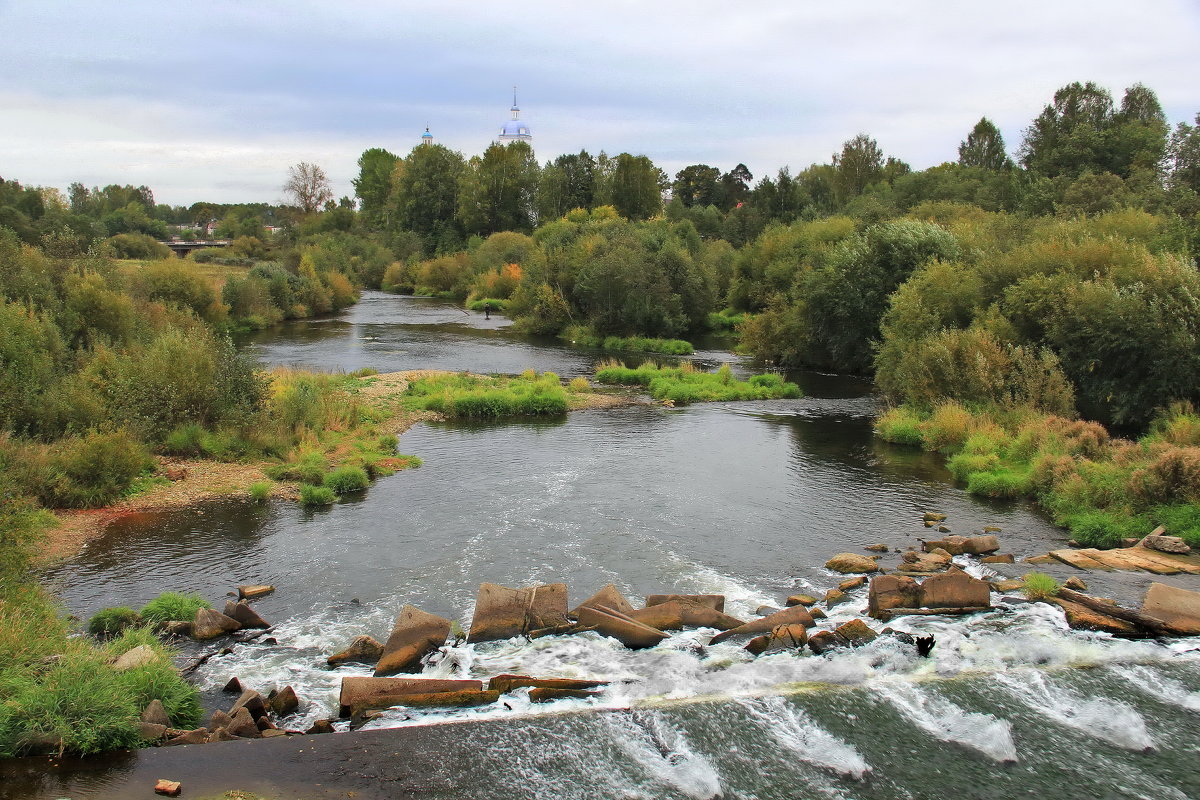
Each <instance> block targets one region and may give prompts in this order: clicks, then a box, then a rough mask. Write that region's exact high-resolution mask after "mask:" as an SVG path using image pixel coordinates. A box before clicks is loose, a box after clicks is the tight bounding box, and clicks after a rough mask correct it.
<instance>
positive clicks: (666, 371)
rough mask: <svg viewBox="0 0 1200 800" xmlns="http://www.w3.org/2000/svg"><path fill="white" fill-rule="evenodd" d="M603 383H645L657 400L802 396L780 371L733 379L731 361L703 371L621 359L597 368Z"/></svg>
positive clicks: (754, 398)
mask: <svg viewBox="0 0 1200 800" xmlns="http://www.w3.org/2000/svg"><path fill="white" fill-rule="evenodd" d="M596 380H597V381H599V382H600V383H610V384H620V385H625V386H645V387H646V388H647V389H648V390H649V391H650V396H651V397H653V398H654V399H655V400H669V401H671V402H672V403H677V404H680V405H682V404H685V403H701V402H712V401H725V400H779V399H781V398H792V397H800V396H801V393H800V387H799V386H797V385H796V384H794V383H787V382H785V381H784V380H783V378H781V377H780V376H779V375H776V374H774V373H770V372H768V373H765V374H762V375H752V376H751V377H750V379H749V380H745V381H739V380H736V379H734V377H733V374H732V371H731V370H730V369H729V365H728V364H722V365H721V368H720V369H718V370H717V371H716V372H701V371H700V370H698V369H696V368H695V367H693V366H692V365H691V364H684V365H683V366H680V367H664V366H659V365H657V364H643V365H641V366H640V367H637V368H636V369H631V368H629V367H627V366H625V365H624V364H622V363H620V362H615V361H614V362H607V363H605V364H602V365H601V366H600V368H599V369H597V370H596Z"/></svg>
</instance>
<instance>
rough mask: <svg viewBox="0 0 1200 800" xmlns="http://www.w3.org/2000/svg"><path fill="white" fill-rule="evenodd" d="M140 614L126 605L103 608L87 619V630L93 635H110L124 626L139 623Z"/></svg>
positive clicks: (118, 631) (132, 625) (121, 629)
mask: <svg viewBox="0 0 1200 800" xmlns="http://www.w3.org/2000/svg"><path fill="white" fill-rule="evenodd" d="M141 622H142V618H141V616H140V615H139V614H138V613H137V612H136V611H134V610H133V609H132V608H129V607H128V606H114V607H112V608H103V609H101V610H99V611H97V612H96V613H95V614H93V615H92V618H91V619H89V620H88V624H87V630H88V633H90V634H92V635H93V636H112V635H113V634H116V633H120V632H121V631H123V630H125V629H126V628H131V627H134V626H136V625H140V624H141Z"/></svg>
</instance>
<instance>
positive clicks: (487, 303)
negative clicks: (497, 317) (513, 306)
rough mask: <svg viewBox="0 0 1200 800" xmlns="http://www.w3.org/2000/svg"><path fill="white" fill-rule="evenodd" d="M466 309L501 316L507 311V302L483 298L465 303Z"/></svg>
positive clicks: (493, 298)
mask: <svg viewBox="0 0 1200 800" xmlns="http://www.w3.org/2000/svg"><path fill="white" fill-rule="evenodd" d="M467 309H468V310H470V311H491V312H492V313H494V314H503V313H505V312H506V311H508V301H507V300H499V299H497V298H495V297H484V298H482V299H479V300H472V301H470V302H469V303H467Z"/></svg>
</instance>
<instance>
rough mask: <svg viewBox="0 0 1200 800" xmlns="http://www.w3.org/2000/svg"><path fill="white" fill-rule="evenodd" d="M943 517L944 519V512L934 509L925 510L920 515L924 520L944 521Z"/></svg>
mask: <svg viewBox="0 0 1200 800" xmlns="http://www.w3.org/2000/svg"><path fill="white" fill-rule="evenodd" d="M945 519H946V515H945V514H939V513H938V512H936V511H926V512H925V514H924V515H923V516H922V520H924V521H925V522H944V521H945Z"/></svg>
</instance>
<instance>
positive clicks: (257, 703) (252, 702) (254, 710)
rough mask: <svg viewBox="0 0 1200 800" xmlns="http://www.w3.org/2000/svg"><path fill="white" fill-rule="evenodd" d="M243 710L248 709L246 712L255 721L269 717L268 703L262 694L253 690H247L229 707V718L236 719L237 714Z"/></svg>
mask: <svg viewBox="0 0 1200 800" xmlns="http://www.w3.org/2000/svg"><path fill="white" fill-rule="evenodd" d="M243 708H244V709H246V712H247V713H249V714H250V716H251V717H253V718H254V719H258V718H259V717H265V716H266V715H267V701H266V700H264V699H263V696H262V695H261V694H259V693H258V692H256V691H254V690H253V689H247V690H246V691H244V692H242V694H241V696H240V697H238V699H237V701H236V702H235V703H234V704H233V705H232V706H230V707H229V716H231V717H236V716H237V712H238V711H240V710H241V709H243Z"/></svg>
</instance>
